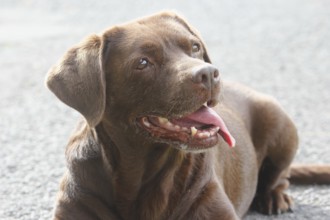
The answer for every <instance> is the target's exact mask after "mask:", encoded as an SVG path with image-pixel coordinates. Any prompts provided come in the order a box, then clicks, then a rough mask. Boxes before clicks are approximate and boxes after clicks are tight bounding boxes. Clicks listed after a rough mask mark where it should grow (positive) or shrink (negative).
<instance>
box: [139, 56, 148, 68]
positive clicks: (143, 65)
mask: <svg viewBox="0 0 330 220" xmlns="http://www.w3.org/2000/svg"><path fill="white" fill-rule="evenodd" d="M148 64H149V61H148V59H147V58H141V59H140V60H139V64H138V65H137V67H136V69H138V70H143V69H144V68H146V67H147V66H148Z"/></svg>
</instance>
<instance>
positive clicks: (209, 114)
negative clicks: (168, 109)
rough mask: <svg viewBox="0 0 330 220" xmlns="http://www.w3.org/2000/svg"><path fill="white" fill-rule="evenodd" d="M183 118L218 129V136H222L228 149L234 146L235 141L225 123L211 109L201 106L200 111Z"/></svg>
mask: <svg viewBox="0 0 330 220" xmlns="http://www.w3.org/2000/svg"><path fill="white" fill-rule="evenodd" d="M185 118H188V119H190V120H193V121H196V122H200V123H202V124H210V125H215V126H218V127H220V130H219V134H220V135H221V136H222V138H223V139H224V140H225V141H226V142H227V143H228V145H229V146H230V147H234V146H235V143H236V141H235V139H234V138H233V136H231V134H230V133H229V131H228V128H227V126H226V124H225V122H224V121H223V120H222V118H221V117H220V116H219V115H218V114H217V113H216V112H215V111H214V110H213V109H211V108H209V107H206V106H204V105H203V106H202V107H201V108H200V109H198V110H197V111H195V112H193V113H192V114H190V115H188V116H186V117H185Z"/></svg>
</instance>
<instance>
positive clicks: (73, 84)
mask: <svg viewBox="0 0 330 220" xmlns="http://www.w3.org/2000/svg"><path fill="white" fill-rule="evenodd" d="M100 54H101V38H100V37H99V36H97V35H92V36H90V37H88V38H87V39H86V40H85V41H83V42H82V43H80V44H79V45H77V46H76V47H73V48H71V49H70V50H69V51H67V52H66V54H65V55H64V56H63V57H62V59H61V60H60V61H59V63H58V64H56V65H55V66H53V67H52V68H51V69H50V70H49V72H48V73H47V78H46V84H47V86H48V88H49V89H50V90H51V91H52V92H53V93H54V94H55V95H56V96H57V97H58V98H59V99H60V100H61V101H62V102H64V103H65V104H67V105H68V106H70V107H72V108H74V109H76V110H77V111H79V112H80V113H81V114H82V115H83V116H84V117H85V119H86V120H87V122H88V124H89V126H90V127H94V126H96V125H97V124H98V123H99V122H100V120H101V119H102V116H103V113H104V110H105V86H106V85H105V76H104V73H103V70H102V64H101V59H100V57H101V56H100Z"/></svg>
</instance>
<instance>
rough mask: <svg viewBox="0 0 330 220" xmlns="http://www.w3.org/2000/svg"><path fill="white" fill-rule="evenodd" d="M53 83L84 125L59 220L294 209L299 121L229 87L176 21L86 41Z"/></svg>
mask: <svg viewBox="0 0 330 220" xmlns="http://www.w3.org/2000/svg"><path fill="white" fill-rule="evenodd" d="M47 85H48V87H49V88H50V90H51V91H52V92H54V93H55V95H56V96H57V97H58V98H59V99H60V100H61V101H63V102H64V103H65V104H67V105H69V106H70V107H72V108H74V109H76V110H77V111H79V112H80V113H81V114H82V115H83V116H84V120H83V121H82V122H81V123H80V124H79V126H78V127H77V129H76V131H75V133H74V135H73V136H72V137H71V139H70V141H69V144H68V146H67V150H66V159H67V166H68V169H67V172H66V174H65V175H64V177H63V180H62V182H61V187H60V188H61V189H60V192H59V195H58V199H57V205H56V209H55V214H54V219H66V220H67V219H72V220H77V219H79V220H82V219H110V220H112V219H125V220H126V219H143V220H149V219H170V220H178V219H189V220H190V219H225V220H227V219H240V218H242V216H244V214H245V213H246V212H247V210H248V209H249V207H250V206H251V204H253V207H255V208H256V209H257V210H259V211H261V212H263V213H266V214H272V213H281V212H286V211H289V210H290V209H291V206H292V200H291V198H290V197H289V196H288V195H286V194H285V193H284V190H285V189H287V187H288V186H289V182H288V176H289V166H290V163H291V161H292V159H293V157H294V155H295V153H296V150H297V144H298V137H297V131H296V128H295V126H294V124H293V123H292V121H291V120H290V118H289V117H288V116H287V115H286V114H285V113H284V111H283V109H282V108H281V107H280V106H279V104H278V103H277V102H276V101H275V100H274V99H273V98H271V97H269V96H266V95H263V94H260V93H258V92H256V91H253V90H251V89H249V88H247V87H244V86H242V85H239V84H236V83H228V82H223V81H222V80H221V79H220V74H219V71H218V69H217V68H216V67H215V66H213V65H212V64H211V61H210V58H209V56H208V54H207V51H206V48H205V45H204V43H203V41H202V39H201V37H200V35H199V34H198V32H197V31H196V30H195V29H194V28H193V27H192V26H190V25H189V24H188V23H187V22H186V21H185V20H184V19H183V18H181V17H180V16H178V15H176V14H174V13H172V12H162V13H159V14H156V15H153V16H150V17H146V18H143V19H140V20H136V21H133V22H131V23H127V24H124V25H119V26H115V27H112V28H110V29H108V30H106V31H105V32H104V33H102V34H100V35H92V36H90V37H88V38H87V39H86V40H85V41H83V42H82V43H80V44H79V45H77V46H75V47H73V48H72V49H70V50H69V51H68V52H67V53H66V54H65V55H64V57H63V58H62V60H60V62H59V63H58V64H57V65H55V66H54V67H53V68H52V69H51V70H50V71H49V73H48V77H47ZM298 176H299V175H298Z"/></svg>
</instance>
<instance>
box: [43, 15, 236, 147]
mask: <svg viewBox="0 0 330 220" xmlns="http://www.w3.org/2000/svg"><path fill="white" fill-rule="evenodd" d="M47 85H48V87H49V88H50V90H52V91H53V92H54V93H55V95H56V96H57V97H58V98H59V99H61V100H62V101H63V102H64V103H66V104H67V105H69V106H71V107H72V108H74V109H76V110H78V111H79V112H80V113H81V114H82V115H83V116H84V117H85V119H86V121H87V122H88V124H89V126H91V127H94V126H96V125H97V124H98V123H100V122H101V121H107V122H110V123H109V124H110V127H112V129H115V130H117V131H123V133H125V131H130V132H131V133H132V130H134V132H135V133H136V134H137V135H142V136H145V135H147V136H148V138H149V137H151V139H149V140H151V141H154V142H165V143H171V144H172V145H173V146H175V147H177V148H180V149H185V148H187V149H188V150H194V149H205V148H208V147H211V146H214V145H215V144H216V143H217V142H218V134H220V135H221V136H222V137H223V138H224V139H225V140H226V141H227V143H228V144H229V145H233V144H234V139H233V138H232V137H231V135H230V134H229V132H228V130H227V128H226V126H225V124H224V122H223V121H222V119H221V118H220V116H218V115H217V114H216V113H215V111H214V110H212V109H211V107H212V106H214V105H216V104H217V103H218V97H219V92H220V76H219V72H218V70H217V68H216V67H214V66H213V65H212V64H211V63H210V59H209V56H208V54H207V51H206V48H205V45H204V43H203V41H202V39H201V37H200V36H199V34H198V32H197V31H196V30H195V29H194V28H193V27H191V26H190V25H189V24H188V23H187V22H186V21H185V20H184V19H183V18H181V17H179V16H177V15H176V14H174V13H168V12H164V13H160V14H156V15H153V16H150V17H147V18H143V19H140V20H136V21H134V22H131V23H127V24H124V25H121V26H116V27H113V28H111V29H109V30H107V31H105V32H104V33H103V34H101V35H93V36H91V37H89V38H87V39H86V40H85V41H83V42H82V43H81V44H79V45H78V46H76V47H74V48H72V49H71V50H69V51H68V52H67V53H66V55H65V56H64V57H63V58H62V60H61V61H60V62H59V64H58V65H56V66H55V67H53V68H52V69H51V70H50V71H49V73H48V78H47ZM134 132H133V133H134Z"/></svg>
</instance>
